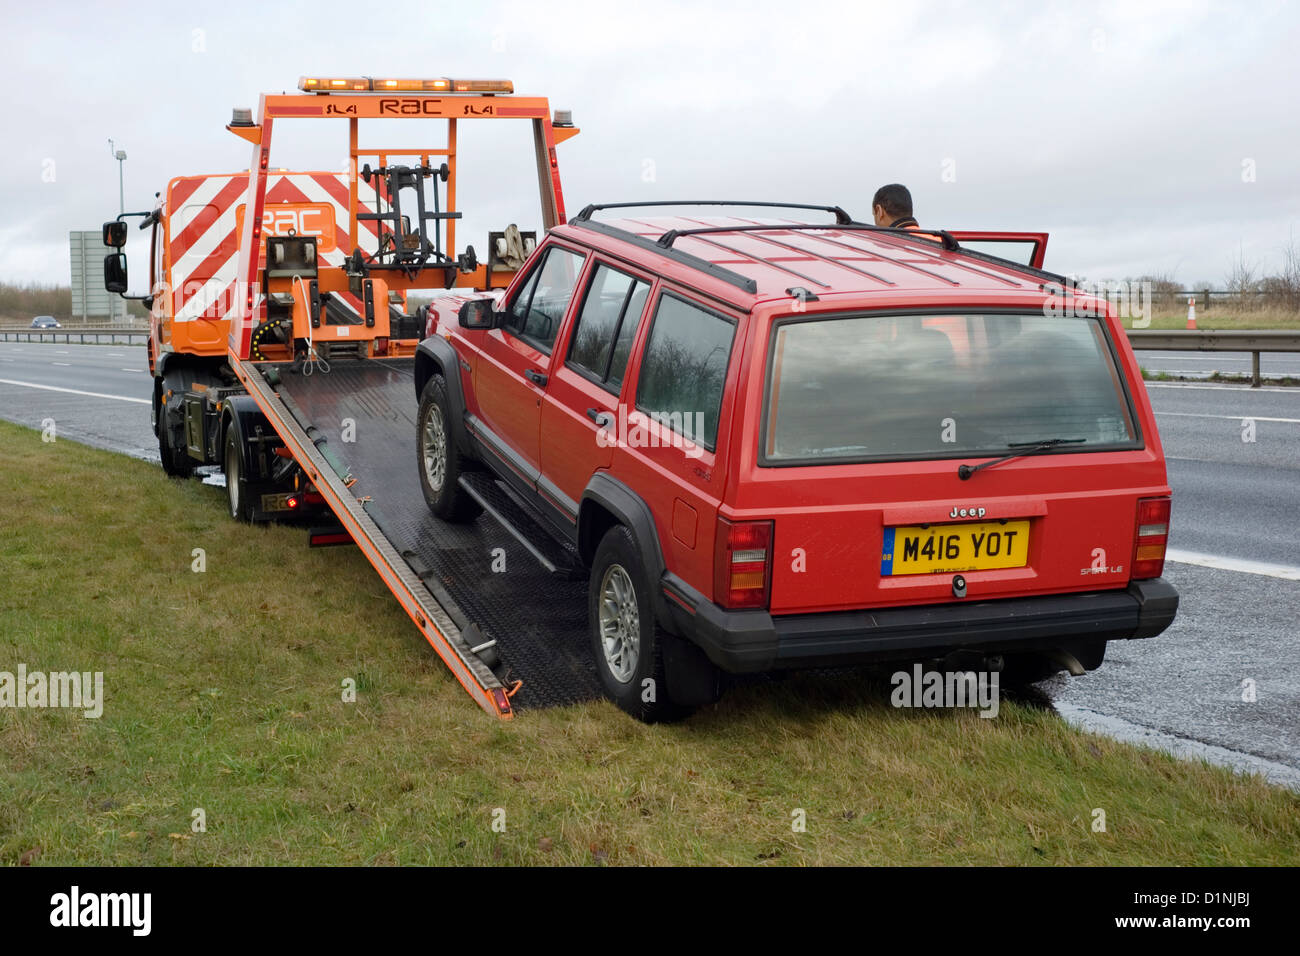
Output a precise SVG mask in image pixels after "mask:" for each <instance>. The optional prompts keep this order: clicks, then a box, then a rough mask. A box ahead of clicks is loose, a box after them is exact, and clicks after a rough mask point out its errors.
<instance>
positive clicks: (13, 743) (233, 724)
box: [0, 422, 1300, 864]
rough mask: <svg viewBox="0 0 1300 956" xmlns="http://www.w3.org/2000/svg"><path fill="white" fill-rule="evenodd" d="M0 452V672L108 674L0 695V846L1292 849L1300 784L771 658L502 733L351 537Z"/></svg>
mask: <svg viewBox="0 0 1300 956" xmlns="http://www.w3.org/2000/svg"><path fill="white" fill-rule="evenodd" d="M0 468H2V469H3V475H4V479H5V486H6V494H5V495H4V496H3V497H0V528H3V536H2V537H0V671H9V672H15V671H16V670H17V667H18V665H19V664H20V663H21V664H24V665H25V666H26V668H27V670H28V671H29V672H32V671H68V670H79V671H102V672H103V673H104V685H105V686H104V691H105V705H104V712H103V716H102V717H100V718H99V719H86V718H85V717H83V716H82V715H81V713H80V712H78V711H69V710H56V709H45V710H32V709H26V710H17V709H12V708H3V709H0V768H2V769H0V864H14V863H19V862H23V861H30V862H34V863H36V864H41V863H50V864H157V863H180V864H276V863H295V864H330V863H349V864H356V863H362V864H365V863H379V864H383V863H446V864H459V863H466V864H484V863H488V864H490V863H528V864H544V863H563V864H590V863H611V864H696V863H706V864H774V863H776V864H779V863H795V864H874V863H880V864H928V863H948V864H962V863H985V864H1039V863H1047V864H1155V863H1167V864H1248V863H1249V864H1295V863H1300V795H1297V794H1294V793H1291V792H1289V791H1285V790H1281V789H1278V788H1274V787H1270V786H1267V785H1266V784H1264V783H1262V782H1260V781H1259V780H1257V779H1250V778H1242V777H1238V776H1234V775H1233V774H1231V773H1230V772H1229V771H1227V770H1224V769H1221V768H1217V767H1212V766H1210V765H1208V764H1193V763H1186V762H1182V761H1178V760H1175V759H1174V758H1172V757H1168V756H1165V755H1162V754H1158V753H1154V752H1151V751H1146V750H1139V749H1136V748H1134V747H1131V746H1128V745H1125V744H1120V743H1117V742H1115V741H1112V740H1109V739H1107V738H1103V737H1096V736H1091V735H1087V734H1083V733H1080V732H1078V731H1075V730H1073V729H1071V728H1070V727H1068V726H1067V725H1066V724H1065V723H1064V722H1063V721H1062V720H1061V719H1060V718H1058V717H1057V716H1055V715H1054V714H1053V713H1051V712H1049V711H1044V710H1042V709H1040V708H1038V707H1034V706H1031V705H1027V704H1021V703H1015V702H1013V701H1007V700H1004V701H1003V703H1002V708H1001V712H1000V714H999V715H998V716H997V717H996V718H995V719H992V720H985V719H981V718H979V717H978V716H976V715H975V714H974V712H971V711H963V712H950V711H933V712H922V711H899V710H895V709H893V708H891V707H890V706H889V702H888V688H881V687H879V686H872V685H869V684H863V683H860V682H857V681H851V680H843V679H840V680H833V679H826V678H821V679H818V678H814V677H795V678H791V679H790V680H787V681H783V682H779V683H776V684H771V685H761V686H751V687H745V688H742V689H739V690H737V691H735V692H733V693H732V694H731V695H730V696H728V697H727V698H726V699H725V700H724V701H723V702H722V703H721V704H720V705H718V706H716V707H713V708H710V709H709V710H707V711H705V712H703V713H701V714H699V715H697V716H696V717H695V718H693V719H692V720H690V721H688V722H686V723H684V724H679V725H675V726H660V727H646V726H642V725H640V724H637V723H635V722H633V721H632V720H630V719H628V718H627V717H625V716H624V715H623V714H621V713H620V712H619V711H617V710H615V709H614V708H613V707H612V706H610V705H609V704H607V703H605V702H603V701H601V702H594V703H591V704H587V705H583V706H577V707H569V708H564V709H557V710H548V711H534V712H528V713H524V714H521V715H519V716H518V717H517V718H516V719H515V720H514V721H513V722H510V723H504V724H503V723H498V722H496V721H494V720H493V719H492V718H490V717H488V716H486V715H485V714H483V713H482V712H481V711H480V710H479V709H478V708H477V707H475V706H474V705H473V704H472V703H471V702H470V701H469V700H468V698H467V697H466V696H465V694H464V693H463V692H462V691H461V689H460V687H459V686H458V685H457V684H456V683H455V681H454V680H453V679H452V677H451V676H450V674H449V673H448V672H447V670H446V669H445V668H444V667H443V665H442V664H441V662H440V661H439V660H438V659H437V658H436V657H435V656H434V654H433V653H432V651H431V650H429V648H428V647H427V645H426V644H425V643H424V641H423V639H422V638H420V636H419V635H418V633H417V632H416V631H415V629H414V627H412V626H411V625H410V624H409V622H408V621H407V619H406V617H405V615H404V614H403V613H402V611H401V610H400V608H399V607H398V606H397V604H396V602H395V601H394V600H393V599H392V598H391V597H390V595H389V594H388V593H387V591H385V590H384V588H383V586H382V585H381V584H380V582H379V580H378V578H377V576H376V575H375V574H374V572H373V571H372V570H371V568H370V567H369V565H368V564H367V563H366V562H365V560H364V559H363V558H362V557H361V555H360V554H359V553H357V552H356V551H355V550H350V549H327V550H321V551H311V550H308V549H307V548H306V547H305V541H304V533H303V532H302V531H300V530H296V529H292V528H287V527H248V526H242V525H237V524H235V523H233V522H230V521H229V520H228V519H227V518H226V517H225V515H224V512H223V510H222V503H223V495H222V493H221V492H220V491H219V490H218V489H214V488H209V487H205V486H202V485H200V484H198V483H197V482H176V481H171V480H169V479H167V478H165V477H163V475H162V473H161V472H160V471H159V470H158V469H157V468H155V467H153V466H150V465H148V464H146V463H143V462H137V461H133V460H130V459H126V458H123V457H120V456H117V455H111V454H108V453H106V452H100V451H96V450H93V449H90V448H85V447H82V446H80V445H76V444H73V443H70V442H64V441H59V442H56V443H53V444H44V443H42V442H41V440H40V437H39V436H38V435H37V434H36V433H35V432H31V431H28V430H26V429H22V428H19V427H17V426H14V425H10V424H8V423H4V422H0ZM196 548H202V549H203V550H204V555H205V560H206V570H205V571H203V572H202V573H196V572H195V571H194V570H193V567H194V562H195V560H196V558H195V554H194V549H196ZM345 678H352V679H353V680H355V681H356V686H357V699H356V702H355V703H344V702H343V700H342V693H341V686H342V681H343V680H344V679H345ZM196 809H201V810H202V811H203V814H204V819H205V823H206V832H194V830H193V828H192V821H193V813H194V811H195V810H196ZM1098 809H1100V810H1102V811H1104V812H1105V823H1106V829H1105V832H1094V830H1093V823H1094V819H1095V811H1096V810H1098ZM801 811H802V813H803V814H804V815H805V816H806V830H805V831H804V832H798V831H796V830H795V829H794V827H793V826H792V822H793V821H795V820H796V819H797V818H798V816H799V814H800V812H801ZM494 821H497V822H498V825H500V824H504V831H503V832H502V831H500V830H497V829H494V826H493V824H494Z"/></svg>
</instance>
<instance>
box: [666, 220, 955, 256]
mask: <svg viewBox="0 0 1300 956" xmlns="http://www.w3.org/2000/svg"><path fill="white" fill-rule="evenodd" d="M777 229H780V230H787V229H840V230H849V231H853V232H893V233H900V234H902V235H904V236H910V237H912V238H915V237H916V236H918V235H920V236H938V237H939V241H940V242H942V243H943V247H944V249H946V250H948V251H949V252H957V251H959V250H960V249H961V246H960V245H959V244H958V242H957V240H956V239H954V238H953V237H952V234H951V233H948V232H944V230H942V229H899V228H895V227H893V226H868V225H867V224H866V223H865V222H852V221H849V222H837V223H827V224H825V225H818V224H809V223H797V224H778V225H771V224H769V225H760V224H755V225H752V226H700V227H699V228H698V229H669V230H668V231H667V232H665V233H664V234H663V235H662V236H660V237H659V239H658V240H657V242H658V245H661V246H663V247H664V248H665V249H671V248H672V247H673V243H674V242H676V241H677V240H678V239H679V238H681V237H682V236H698V235H700V234H702V233H710V232H771V231H773V230H777Z"/></svg>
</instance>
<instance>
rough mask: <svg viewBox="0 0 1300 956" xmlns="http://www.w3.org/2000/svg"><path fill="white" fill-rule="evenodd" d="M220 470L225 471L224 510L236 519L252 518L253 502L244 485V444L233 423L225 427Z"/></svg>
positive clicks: (248, 519)
mask: <svg viewBox="0 0 1300 956" xmlns="http://www.w3.org/2000/svg"><path fill="white" fill-rule="evenodd" d="M221 470H222V471H224V472H225V473H226V502H227V506H226V510H227V511H228V512H229V514H230V517H232V518H234V519H235V520H236V521H252V520H253V504H252V502H251V501H250V500H249V496H248V489H247V488H246V487H244V481H243V478H244V475H245V474H246V472H245V467H244V445H243V442H241V441H240V440H239V430H238V429H237V428H235V426H234V425H233V424H231V425H230V427H228V428H227V429H226V453H225V455H224V456H223V457H222V460H221Z"/></svg>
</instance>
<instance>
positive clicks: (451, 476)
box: [416, 375, 483, 522]
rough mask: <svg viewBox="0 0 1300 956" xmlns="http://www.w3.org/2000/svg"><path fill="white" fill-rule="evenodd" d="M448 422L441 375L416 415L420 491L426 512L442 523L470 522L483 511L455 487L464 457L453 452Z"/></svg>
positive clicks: (430, 384) (428, 389)
mask: <svg viewBox="0 0 1300 956" xmlns="http://www.w3.org/2000/svg"><path fill="white" fill-rule="evenodd" d="M450 422H451V403H450V402H449V401H447V382H446V380H445V379H443V377H442V376H441V375H434V376H433V377H432V378H430V379H429V381H428V383H427V384H426V385H425V386H424V393H423V394H422V395H421V396H420V413H419V417H418V419H417V421H416V445H417V448H416V457H417V458H418V460H419V465H420V490H421V491H423V492H424V501H425V503H426V504H427V505H428V506H429V510H430V511H432V512H433V513H434V514H435V515H437V516H438V517H439V518H442V519H443V520H444V521H453V522H464V521H472V520H474V519H475V518H477V517H478V516H479V513H480V512H482V510H483V508H482V506H481V505H480V504H479V503H478V502H477V501H475V500H474V499H473V498H471V497H470V496H469V495H467V494H466V493H465V490H464V489H463V488H461V487H460V485H459V484H458V482H459V480H460V475H461V472H462V471H463V470H464V465H465V456H464V455H462V454H461V453H460V452H459V451H458V450H457V448H456V441H455V438H454V437H453V436H452V433H451V428H450V425H449V423H450Z"/></svg>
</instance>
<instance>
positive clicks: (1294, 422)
mask: <svg viewBox="0 0 1300 956" xmlns="http://www.w3.org/2000/svg"><path fill="white" fill-rule="evenodd" d="M1156 414H1157V415H1172V416H1174V417H1176V418H1226V419H1228V420H1229V421H1233V422H1239V421H1241V420H1242V419H1243V418H1249V419H1250V420H1251V421H1253V422H1287V423H1288V424H1291V425H1300V418H1266V417H1265V416H1263V415H1202V414H1200V413H1198V412H1156Z"/></svg>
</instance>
